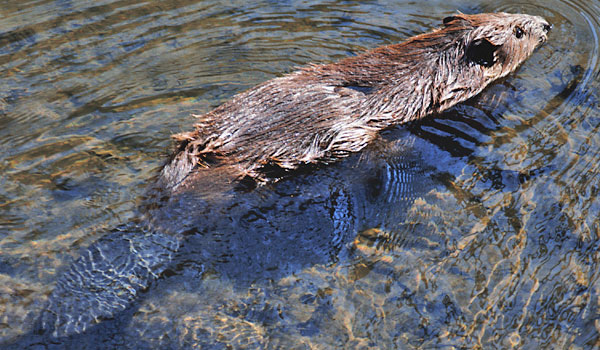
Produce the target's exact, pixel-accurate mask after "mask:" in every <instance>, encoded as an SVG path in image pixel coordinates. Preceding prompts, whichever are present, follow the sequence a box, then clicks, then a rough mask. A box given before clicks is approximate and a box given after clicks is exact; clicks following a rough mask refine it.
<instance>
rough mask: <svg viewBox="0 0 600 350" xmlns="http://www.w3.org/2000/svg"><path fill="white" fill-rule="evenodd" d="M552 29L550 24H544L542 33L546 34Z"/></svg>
mask: <svg viewBox="0 0 600 350" xmlns="http://www.w3.org/2000/svg"><path fill="white" fill-rule="evenodd" d="M550 29H552V24H550V23H544V32H546V33H548V32H549V31H550Z"/></svg>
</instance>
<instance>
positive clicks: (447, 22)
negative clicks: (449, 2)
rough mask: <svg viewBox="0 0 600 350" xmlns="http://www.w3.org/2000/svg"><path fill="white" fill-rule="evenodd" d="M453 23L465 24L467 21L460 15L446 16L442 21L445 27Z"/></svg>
mask: <svg viewBox="0 0 600 350" xmlns="http://www.w3.org/2000/svg"><path fill="white" fill-rule="evenodd" d="M453 22H467V20H466V19H465V18H463V17H461V16H460V15H454V16H448V17H446V18H444V19H443V20H442V23H444V25H445V26H446V27H447V26H449V25H451V24H452V23H453Z"/></svg>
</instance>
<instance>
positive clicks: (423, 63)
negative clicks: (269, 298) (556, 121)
mask: <svg viewBox="0 0 600 350" xmlns="http://www.w3.org/2000/svg"><path fill="white" fill-rule="evenodd" d="M443 24H444V27H442V28H441V29H438V30H435V31H432V32H430V33H426V34H421V35H418V36H415V37H413V38H410V39H408V40H407V41H405V42H403V43H400V44H393V45H388V46H383V47H379V48H376V49H374V50H371V51H367V52H364V53H362V54H359V55H357V56H354V57H348V58H345V59H342V60H341V61H338V62H335V63H330V64H323V65H310V66H308V67H305V68H303V69H300V70H299V71H297V72H294V73H291V74H289V75H286V76H283V77H280V78H276V79H273V80H269V81H267V82H265V83H263V84H260V85H258V86H256V87H254V88H252V89H250V90H248V91H246V92H243V93H241V94H238V95H236V96H234V97H233V98H232V99H231V100H229V101H228V102H226V103H224V104H223V105H221V106H220V107H218V108H216V109H214V110H212V111H210V112H209V113H207V114H205V115H201V116H196V117H197V118H198V123H197V124H196V130H195V131H193V132H187V133H181V134H178V135H175V136H174V137H175V139H176V140H177V142H178V147H177V151H176V152H175V153H174V154H173V156H172V157H171V159H170V161H169V162H168V164H167V165H166V166H165V167H164V168H163V171H162V173H161V184H162V185H163V186H166V187H169V188H172V189H176V188H177V187H182V186H183V187H185V186H187V185H190V184H193V181H194V178H195V177H198V176H200V177H201V176H203V175H202V171H201V169H202V168H205V167H218V166H222V165H227V166H229V167H232V168H233V169H232V171H233V175H234V176H235V177H236V178H246V179H251V180H254V181H256V182H257V183H259V184H260V183H264V182H268V181H272V180H274V179H277V178H278V176H270V174H271V173H273V172H274V171H273V170H274V169H275V170H283V171H289V170H293V169H296V168H298V167H300V166H302V165H310V164H328V163H331V162H334V161H336V160H338V159H340V158H342V157H345V156H347V155H348V154H350V153H352V152H357V151H360V150H361V149H363V148H364V147H365V146H366V145H367V144H369V143H370V142H371V141H372V140H373V139H374V138H375V137H376V135H377V134H378V132H379V131H381V130H382V129H385V128H388V127H390V126H392V125H397V124H401V123H405V122H409V121H413V120H416V119H420V118H422V117H424V116H426V115H430V114H436V113H439V112H441V111H444V110H446V109H448V108H449V107H451V106H453V105H455V104H457V103H459V102H462V101H464V100H466V99H468V98H470V97H472V96H474V95H476V94H478V93H479V92H480V91H481V90H483V89H484V88H485V87H486V86H487V85H488V84H489V83H490V82H492V81H494V80H496V79H498V78H501V77H504V76H506V75H507V74H509V73H511V72H513V71H514V70H515V69H516V68H517V66H518V65H519V64H520V63H521V62H523V61H524V60H525V59H526V58H527V57H529V56H530V55H531V53H532V52H533V50H534V49H535V48H536V47H537V46H538V45H539V44H540V43H543V42H544V41H546V39H547V33H548V31H549V30H550V28H551V26H550V24H549V23H548V22H546V21H545V20H544V19H542V18H541V17H537V16H529V15H521V14H507V13H493V14H477V15H466V14H458V15H455V16H451V17H447V18H445V19H444V20H443ZM274 173H275V174H276V175H277V174H281V171H275V172H274Z"/></svg>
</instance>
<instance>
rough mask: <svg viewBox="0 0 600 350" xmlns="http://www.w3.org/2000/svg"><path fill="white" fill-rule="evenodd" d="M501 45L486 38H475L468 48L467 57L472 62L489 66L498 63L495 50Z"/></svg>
mask: <svg viewBox="0 0 600 350" xmlns="http://www.w3.org/2000/svg"><path fill="white" fill-rule="evenodd" d="M499 47H500V46H499V45H494V44H492V43H491V42H490V41H489V40H488V39H485V38H483V39H476V40H473V41H472V42H471V44H470V45H469V47H468V48H467V58H468V59H469V61H471V62H475V63H477V64H479V65H481V66H484V67H488V68H489V67H491V66H493V65H494V64H495V63H496V60H497V59H496V55H495V52H496V50H498V48H499Z"/></svg>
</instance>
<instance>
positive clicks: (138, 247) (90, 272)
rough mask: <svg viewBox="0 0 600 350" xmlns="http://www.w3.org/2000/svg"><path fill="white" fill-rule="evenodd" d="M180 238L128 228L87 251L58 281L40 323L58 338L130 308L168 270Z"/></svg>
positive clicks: (134, 226)
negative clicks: (142, 292) (139, 294)
mask: <svg viewBox="0 0 600 350" xmlns="http://www.w3.org/2000/svg"><path fill="white" fill-rule="evenodd" d="M179 243H180V238H179V237H177V236H173V235H166V234H161V233H157V232H147V230H146V229H144V228H143V227H141V226H140V225H138V224H133V223H130V224H125V225H121V226H119V227H118V228H116V229H114V230H113V231H111V232H110V233H109V234H107V235H105V236H104V237H102V238H100V239H99V240H98V241H97V242H95V243H93V244H92V245H91V246H89V247H88V248H86V249H85V250H84V251H83V252H82V254H81V256H80V257H79V258H78V259H77V260H75V262H74V263H73V264H72V265H71V266H70V267H69V269H68V270H67V271H66V272H65V273H64V274H63V275H62V276H61V277H60V278H59V279H58V281H57V283H56V287H55V289H54V291H53V292H52V294H51V295H50V297H49V300H48V303H47V305H46V307H45V308H44V310H43V311H42V313H41V316H40V318H39V319H38V321H37V324H36V327H35V329H36V331H37V333H40V334H51V335H52V336H54V337H62V336H68V335H71V334H77V333H81V332H83V331H85V330H86V329H88V328H89V327H91V326H93V325H94V324H96V323H98V322H100V321H101V320H103V319H107V318H112V317H114V316H115V315H116V314H117V313H119V312H121V311H123V310H125V309H126V308H127V307H128V306H129V305H130V304H131V302H133V301H134V300H135V299H136V298H137V295H138V293H139V292H141V291H143V290H145V289H146V288H147V287H148V286H149V285H150V284H151V283H152V282H153V281H154V280H155V279H156V278H158V276H160V275H161V274H162V272H163V271H164V270H165V269H166V268H168V267H169V265H170V264H171V262H172V260H173V258H174V256H175V254H176V252H177V250H178V249H179Z"/></svg>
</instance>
